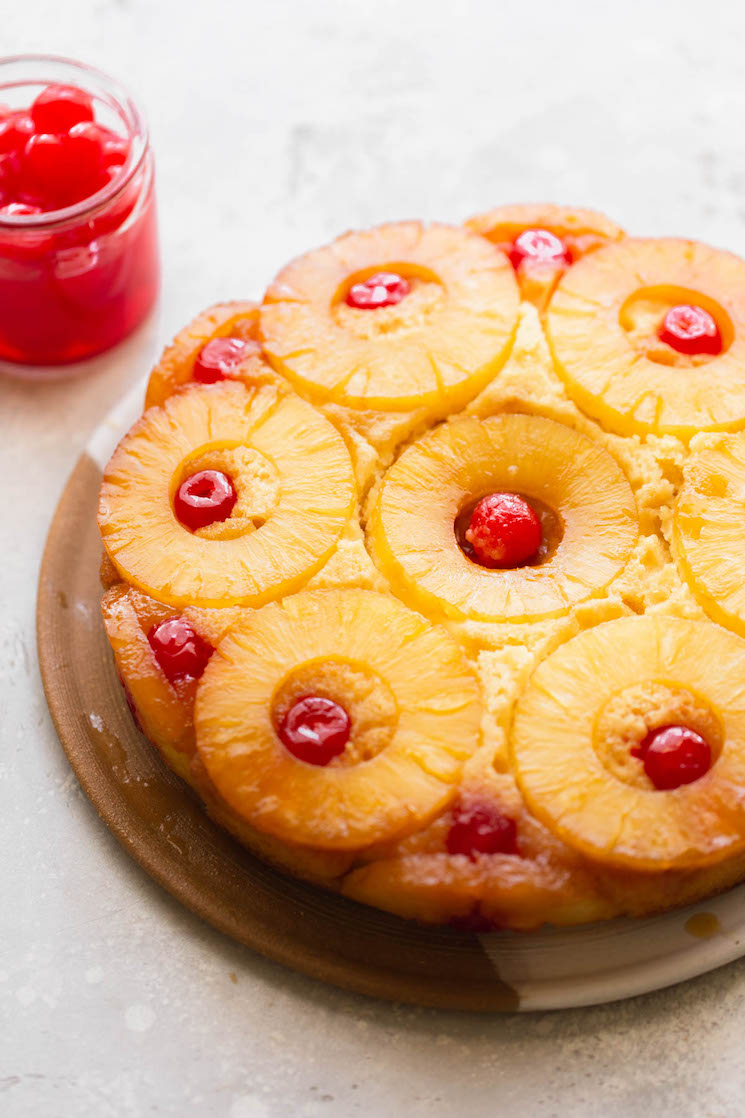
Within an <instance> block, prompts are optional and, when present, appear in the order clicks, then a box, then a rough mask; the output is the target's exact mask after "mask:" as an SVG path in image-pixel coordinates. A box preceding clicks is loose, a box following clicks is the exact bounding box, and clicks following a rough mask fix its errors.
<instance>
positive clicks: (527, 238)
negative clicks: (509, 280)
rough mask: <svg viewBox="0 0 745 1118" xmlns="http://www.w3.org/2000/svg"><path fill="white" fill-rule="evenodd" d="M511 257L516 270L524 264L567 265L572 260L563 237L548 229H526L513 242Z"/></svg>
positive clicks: (510, 251)
mask: <svg viewBox="0 0 745 1118" xmlns="http://www.w3.org/2000/svg"><path fill="white" fill-rule="evenodd" d="M509 258H510V261H511V263H512V267H513V268H514V269H515V271H517V270H518V269H519V268H520V266H521V265H523V264H525V265H530V264H539V263H540V264H556V265H557V266H560V267H567V266H568V265H569V264H571V262H572V257H571V254H570V252H569V249H568V248H567V246H566V245H565V244H564V242H563V241H562V239H561V237H557V236H556V234H555V233H551V232H550V231H549V230H548V229H525V230H524V231H523V232H522V233H521V234H520V235H519V236H518V237H516V238H515V240H514V241H513V242H512V247H511V248H510V250H509Z"/></svg>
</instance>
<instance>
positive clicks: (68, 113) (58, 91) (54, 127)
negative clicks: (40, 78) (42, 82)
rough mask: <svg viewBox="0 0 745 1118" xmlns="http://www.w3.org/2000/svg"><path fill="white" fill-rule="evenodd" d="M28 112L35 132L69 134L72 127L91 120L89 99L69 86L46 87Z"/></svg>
mask: <svg viewBox="0 0 745 1118" xmlns="http://www.w3.org/2000/svg"><path fill="white" fill-rule="evenodd" d="M30 111H31V116H32V119H33V122H34V127H35V129H36V131H37V132H56V133H58V134H59V133H62V132H69V131H70V129H71V128H72V127H73V125H75V124H80V122H81V121H83V120H93V102H92V101H91V98H90V97H89V96H88V94H87V93H84V92H83V90H82V89H75V87H74V86H71V85H48V86H47V88H46V89H43V90H42V91H41V93H40V94H39V96H38V97H37V98H36V100H35V101H34V103H33V104H32V106H31V110H30Z"/></svg>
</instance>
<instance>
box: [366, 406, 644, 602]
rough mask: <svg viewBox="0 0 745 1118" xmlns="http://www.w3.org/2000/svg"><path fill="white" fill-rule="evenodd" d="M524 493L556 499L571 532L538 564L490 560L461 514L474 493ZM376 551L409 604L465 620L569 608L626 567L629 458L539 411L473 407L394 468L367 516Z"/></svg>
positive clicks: (631, 507) (634, 523)
mask: <svg viewBox="0 0 745 1118" xmlns="http://www.w3.org/2000/svg"><path fill="white" fill-rule="evenodd" d="M495 490H509V491H511V492H519V493H521V494H523V495H524V496H526V497H528V498H531V497H532V498H533V499H535V500H536V501H539V502H542V503H543V504H545V505H547V506H548V507H549V509H552V510H553V511H554V512H555V513H556V514H558V518H559V519H560V521H561V523H562V526H563V535H562V537H561V539H560V541H559V542H558V545H556V546H555V547H554V548H553V550H549V555H548V558H547V559H546V560H545V561H544V562H543V563H542V564H541V565H539V566H532V567H531V566H525V567H519V568H516V569H514V570H509V569H508V570H489V569H487V568H485V567H481V566H479V565H478V564H476V563H473V562H471V560H470V559H468V558H467V557H466V555H464V553H463V552H462V551H461V549H460V547H459V545H458V542H457V540H456V536H455V532H454V529H453V525H454V522H455V519H456V517H457V516H458V513H459V512H460V511H461V509H463V508H464V507H466V506H468V504H469V503H471V502H472V501H473V500H474V499H475V498H478V497H480V496H483V495H484V494H485V493H489V492H493V491H495ZM368 534H369V540H370V544H371V548H372V551H373V555H374V557H375V558H376V560H377V562H378V565H379V567H380V568H381V570H382V571H383V573H384V574H385V575H386V577H387V578H388V579H389V581H390V583H391V585H392V587H393V588H394V590H395V592H396V593H397V594H399V595H400V596H401V597H402V598H403V599H404V600H405V601H407V602H408V603H409V604H410V605H414V606H415V607H416V608H419V609H423V610H429V611H432V612H434V613H436V614H437V615H440V616H441V615H443V614H444V615H446V616H448V617H452V618H456V619H459V620H462V619H464V618H471V619H475V620H481V621H501V620H510V621H513V622H519V621H528V620H536V619H539V618H547V617H558V616H560V615H561V614H564V613H567V612H568V611H569V610H570V609H571V608H572V607H573V606H574V605H576V604H577V603H578V602H581V601H584V600H585V599H587V598H590V597H592V596H593V595H597V594H599V593H601V592H602V590H603V589H604V588H605V587H606V586H607V585H608V583H609V582H610V581H611V580H612V579H613V578H614V577H615V576H616V575H617V574H618V573H619V572H620V571H621V570H622V568H623V566H624V564H625V563H626V560H627V559H628V557H629V555H630V553H631V549H632V548H633V546H634V543H635V541H636V538H637V535H638V520H637V512H636V505H635V501H634V496H633V493H632V491H631V487H630V485H629V483H628V481H627V480H626V477H625V475H624V474H623V472H622V470H621V468H620V467H619V466H618V464H617V463H616V461H615V459H613V458H612V457H611V456H610V454H608V452H607V451H605V450H604V449H603V448H602V447H600V446H598V445H597V444H596V443H594V442H593V441H592V440H591V439H589V438H587V436H585V435H581V434H579V433H578V432H577V431H574V430H572V429H571V428H569V427H565V426H564V425H563V424H560V423H556V422H554V421H553V420H551V419H543V418H540V417H538V416H531V415H499V416H493V417H491V418H489V419H484V420H481V419H476V418H475V417H470V416H469V417H464V418H460V419H456V420H453V421H452V422H451V423H448V424H445V425H443V426H442V427H439V428H436V429H435V430H434V431H430V432H428V433H427V434H426V435H424V436H422V437H421V438H420V439H418V440H417V441H416V442H415V443H412V444H411V446H409V447H408V448H407V449H406V450H405V451H404V452H403V454H402V455H401V457H400V458H399V459H398V461H397V462H396V463H395V464H394V465H393V466H392V467H391V468H390V469H389V470H388V472H387V474H386V475H385V478H384V480H383V484H382V486H381V489H380V492H379V495H378V498H377V501H376V503H375V506H374V509H373V512H372V515H371V518H370V523H369V526H368Z"/></svg>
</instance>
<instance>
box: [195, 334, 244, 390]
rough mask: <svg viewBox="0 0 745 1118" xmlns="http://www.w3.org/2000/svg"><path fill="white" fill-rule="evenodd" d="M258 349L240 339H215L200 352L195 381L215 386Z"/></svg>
mask: <svg viewBox="0 0 745 1118" xmlns="http://www.w3.org/2000/svg"><path fill="white" fill-rule="evenodd" d="M255 349H256V346H255V345H252V343H251V342H244V341H242V340H241V339H240V338H213V339H212V341H209V342H207V344H206V345H204V346H202V349H201V350H200V351H199V354H198V356H197V359H196V361H195V362H194V380H198V381H200V383H201V384H215V383H216V381H219V380H225V378H226V377H229V376H230V374H231V373H232V372H234V370H235V369H236V367H237V366H238V365H240V363H241V361H242V360H243V359H244V357H245V356H246V355H247V354H248V353H249V352H252V351H254V350H255Z"/></svg>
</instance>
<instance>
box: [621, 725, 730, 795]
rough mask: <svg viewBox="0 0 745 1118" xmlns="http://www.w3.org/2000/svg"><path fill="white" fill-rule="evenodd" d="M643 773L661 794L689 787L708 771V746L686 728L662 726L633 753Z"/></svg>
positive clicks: (709, 749)
mask: <svg viewBox="0 0 745 1118" xmlns="http://www.w3.org/2000/svg"><path fill="white" fill-rule="evenodd" d="M631 753H632V755H633V756H634V757H638V758H639V759H640V760H641V761H643V763H644V771H645V773H646V774H647V776H648V777H649V779H650V780H651V781H652V783H653V784H654V786H655V788H658V789H659V790H660V791H669V790H670V789H671V788H680V786H681V784H692V783H693V781H694V780H698V779H699V777H702V776H703V775H704V773H707V772H708V771H709V769H710V768H711V747H710V745H709V743H708V742H707V741H706V740H705V739H704V738H702V737H701V735H700V734H697V733H696V732H695V730H690V729H689V728H688V727H687V726H661V727H660V728H659V729H658V730H652V731H651V733H649V734H647V736H646V737H645V739H644V741H643V742H642V743H641V745H639V746H637V748H636V749H632V750H631Z"/></svg>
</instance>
